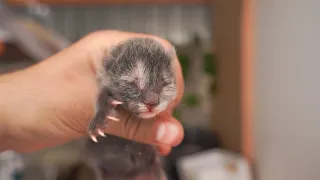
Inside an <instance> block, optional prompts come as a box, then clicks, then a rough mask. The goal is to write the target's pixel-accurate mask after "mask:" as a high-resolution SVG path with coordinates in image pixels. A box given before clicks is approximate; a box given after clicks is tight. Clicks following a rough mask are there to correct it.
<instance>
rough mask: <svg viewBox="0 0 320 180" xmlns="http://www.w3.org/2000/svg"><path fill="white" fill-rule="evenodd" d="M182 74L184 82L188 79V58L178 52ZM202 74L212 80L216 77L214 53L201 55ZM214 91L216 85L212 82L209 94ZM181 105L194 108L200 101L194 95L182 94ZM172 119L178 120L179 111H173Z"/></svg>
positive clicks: (185, 54)
mask: <svg viewBox="0 0 320 180" xmlns="http://www.w3.org/2000/svg"><path fill="white" fill-rule="evenodd" d="M178 58H179V61H180V64H181V68H182V74H183V78H184V80H186V78H187V77H188V72H189V67H190V58H189V56H188V54H187V53H183V52H180V53H179V55H178ZM203 61H204V62H203V73H205V74H207V75H209V76H211V77H212V78H213V79H215V78H216V76H217V65H216V56H215V54H214V53H205V54H203ZM215 91H216V83H215V82H213V83H212V84H211V85H210V92H212V93H214V92H215ZM182 104H183V105H186V106H188V107H192V108H193V107H196V106H198V105H199V104H200V99H199V97H197V96H196V95H195V94H190V93H189V94H184V95H183V97H182ZM173 117H175V118H177V119H180V117H181V113H180V111H179V110H177V109H175V110H174V112H173Z"/></svg>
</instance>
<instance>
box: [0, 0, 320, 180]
mask: <svg viewBox="0 0 320 180" xmlns="http://www.w3.org/2000/svg"><path fill="white" fill-rule="evenodd" d="M0 2H2V3H4V5H5V6H4V5H1V6H0V73H7V72H12V71H15V70H18V69H23V68H26V67H29V66H31V65H32V64H35V63H38V62H39V61H41V60H43V59H45V58H46V57H49V56H51V55H52V54H54V53H57V52H59V51H61V50H63V49H64V48H66V47H68V46H69V45H70V44H72V43H73V42H75V41H77V40H79V39H80V38H82V37H83V36H85V35H86V34H88V33H90V32H93V31H96V30H101V29H117V30H123V31H132V32H142V33H149V34H154V35H157V36H160V37H163V38H165V39H167V40H169V41H170V42H171V43H172V44H174V45H175V46H176V48H177V52H178V57H179V60H180V63H181V65H182V68H183V75H184V80H185V85H186V91H185V94H184V97H183V101H182V102H181V104H180V105H179V106H178V107H177V109H176V111H175V112H174V116H176V117H177V118H178V119H179V120H180V121H181V123H182V124H183V126H184V129H185V138H184V140H183V142H182V143H181V144H180V145H179V146H178V147H176V148H174V149H173V151H172V152H171V154H170V155H169V156H167V157H163V167H164V169H165V170H166V174H167V176H168V180H191V179H192V180H213V179H214V180H249V179H250V180H251V179H259V180H296V179H297V180H301V179H307V180H318V179H319V178H320V171H318V168H317V167H319V166H320V159H319V158H318V156H317V154H316V153H317V152H318V151H320V143H319V141H317V138H318V137H319V136H320V134H319V130H318V127H319V119H320V113H319V110H318V109H319V108H318V107H319V102H320V96H319V92H320V89H319V87H320V86H319V85H318V83H317V82H318V77H319V76H320V74H319V72H320V71H319V70H318V66H319V61H318V54H319V53H318V52H319V50H318V49H319V48H318V47H319V45H318V42H319V41H320V36H319V33H318V32H320V25H319V20H318V19H319V18H318V17H319V15H320V14H319V12H320V11H319V8H320V1H316V0H281V1H280V0H171V1H170V0H153V1H147V0H119V1H116V0H78V1H72V0H37V1H36V0H6V1H4V0H3V1H0ZM82 143H83V142H82V141H75V142H70V143H68V144H65V145H61V146H59V147H53V148H49V149H45V150H42V151H39V152H34V153H30V154H17V153H15V152H12V151H7V152H3V153H1V154H0V180H13V179H25V180H38V179H39V180H40V179H41V180H47V179H51V180H67V177H69V179H75V180H78V179H83V180H86V179H94V178H93V176H92V171H90V170H89V169H88V168H87V167H86V166H85V165H84V164H81V163H79V159H81V158H82V157H81V153H80V148H79V147H81V145H82ZM70 177H71V178H70ZM87 177H89V178H87Z"/></svg>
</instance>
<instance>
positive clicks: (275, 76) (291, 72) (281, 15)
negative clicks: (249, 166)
mask: <svg viewBox="0 0 320 180" xmlns="http://www.w3.org/2000/svg"><path fill="white" fill-rule="evenodd" d="M319 9H320V1H317V0H304V1H302V0H300V1H298V0H282V1H279V0H255V1H254V14H253V17H254V33H255V35H254V39H255V41H254V49H255V52H254V74H253V77H254V96H253V98H254V105H253V107H254V139H255V140H254V143H255V147H254V148H255V156H256V160H257V167H258V176H260V180H302V179H303V180H318V179H319V178H320V171H319V167H320V157H319V152H320V141H319V138H320V131H319V127H320V110H319V108H320V93H319V92H320V83H319V77H320V71H319V67H320V61H319V42H320V36H319V32H320V23H319V22H320V21H319V17H320V11H319Z"/></svg>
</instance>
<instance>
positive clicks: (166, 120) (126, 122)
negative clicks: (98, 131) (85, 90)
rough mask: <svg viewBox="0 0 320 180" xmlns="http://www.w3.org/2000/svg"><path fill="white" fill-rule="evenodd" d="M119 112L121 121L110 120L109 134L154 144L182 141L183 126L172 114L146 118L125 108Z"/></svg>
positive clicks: (107, 130)
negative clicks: (137, 115)
mask: <svg viewBox="0 0 320 180" xmlns="http://www.w3.org/2000/svg"><path fill="white" fill-rule="evenodd" d="M117 114H118V116H117V118H119V119H120V121H112V120H108V127H107V128H106V130H105V132H106V133H107V134H112V135H116V136H120V137H123V138H126V139H130V140H135V141H138V142H141V143H147V144H152V145H165V146H177V145H178V144H179V143H180V142H181V141H182V137H183V129H182V126H181V124H180V123H179V122H178V121H177V120H176V119H174V118H172V117H171V116H167V115H162V114H161V115H159V117H156V118H153V119H149V120H146V119H140V118H137V117H136V116H133V115H131V114H129V113H128V112H126V111H124V110H118V113H117Z"/></svg>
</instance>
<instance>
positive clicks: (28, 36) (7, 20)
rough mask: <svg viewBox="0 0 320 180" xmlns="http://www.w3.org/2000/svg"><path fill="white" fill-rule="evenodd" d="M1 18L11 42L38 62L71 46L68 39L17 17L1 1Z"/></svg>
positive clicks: (29, 20) (26, 19) (1, 26)
mask: <svg viewBox="0 0 320 180" xmlns="http://www.w3.org/2000/svg"><path fill="white" fill-rule="evenodd" d="M0 17H1V19H0V28H1V29H3V31H6V32H7V33H10V34H9V35H10V41H13V42H14V43H15V44H16V45H17V46H19V47H20V48H21V50H22V51H24V52H25V53H27V54H28V55H29V56H31V57H32V58H33V59H34V60H36V61H41V60H43V59H46V58H48V57H49V56H51V55H53V54H55V53H57V52H59V51H61V50H63V49H64V48H66V47H68V46H69V45H70V44H71V43H70V41H69V40H68V39H66V38H64V37H62V36H61V35H60V34H58V33H56V32H54V31H52V30H49V29H47V28H45V27H43V26H42V25H40V24H39V23H37V22H35V21H33V20H32V19H30V18H22V17H19V16H16V15H15V14H14V13H13V12H11V11H10V9H9V8H8V7H6V6H5V5H4V4H1V1H0ZM0 33H1V32H0ZM2 34H4V33H2ZM2 36H3V35H2ZM6 37H8V34H6Z"/></svg>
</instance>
